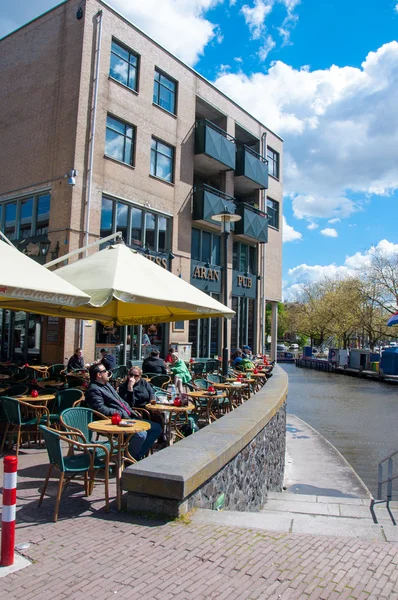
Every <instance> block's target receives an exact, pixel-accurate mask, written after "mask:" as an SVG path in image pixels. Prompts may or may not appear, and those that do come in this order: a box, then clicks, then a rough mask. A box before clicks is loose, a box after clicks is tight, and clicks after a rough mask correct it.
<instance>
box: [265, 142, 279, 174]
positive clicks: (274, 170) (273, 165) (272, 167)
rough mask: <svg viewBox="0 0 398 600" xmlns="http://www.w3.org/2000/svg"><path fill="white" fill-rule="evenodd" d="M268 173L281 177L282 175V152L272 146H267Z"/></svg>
mask: <svg viewBox="0 0 398 600" xmlns="http://www.w3.org/2000/svg"><path fill="white" fill-rule="evenodd" d="M267 160H268V175H271V176H272V177H275V179H279V175H280V154H279V152H277V151H276V150H274V149H273V148H271V147H270V146H267Z"/></svg>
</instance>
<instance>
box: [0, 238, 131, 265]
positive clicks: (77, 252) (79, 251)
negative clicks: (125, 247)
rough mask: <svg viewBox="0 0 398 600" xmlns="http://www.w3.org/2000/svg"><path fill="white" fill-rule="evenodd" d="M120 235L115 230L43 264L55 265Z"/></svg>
mask: <svg viewBox="0 0 398 600" xmlns="http://www.w3.org/2000/svg"><path fill="white" fill-rule="evenodd" d="M0 233H1V232H0ZM122 235H123V234H122V232H121V231H116V233H111V234H110V235H107V236H106V237H104V238H100V239H99V240H97V241H96V242H92V243H91V244H88V245H87V246H83V247H82V248H78V249H77V250H72V252H68V254H64V255H63V256H60V257H59V258H56V259H55V260H51V261H50V262H48V263H46V264H45V265H43V266H44V267H46V269H48V268H49V267H52V266H54V265H57V264H58V263H60V262H64V260H67V259H68V258H70V257H71V256H75V255H76V254H82V252H85V251H86V250H88V249H89V248H94V247H95V246H100V245H101V244H104V243H105V242H108V241H109V240H113V239H114V238H120V239H122Z"/></svg>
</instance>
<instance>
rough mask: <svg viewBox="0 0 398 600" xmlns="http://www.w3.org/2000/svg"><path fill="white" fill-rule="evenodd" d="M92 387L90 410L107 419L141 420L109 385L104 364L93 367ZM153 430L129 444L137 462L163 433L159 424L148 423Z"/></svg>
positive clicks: (132, 439) (141, 434) (88, 402)
mask: <svg viewBox="0 0 398 600" xmlns="http://www.w3.org/2000/svg"><path fill="white" fill-rule="evenodd" d="M89 373H90V385H89V387H88V389H87V392H86V402H87V404H88V406H89V407H90V408H92V409H93V410H96V411H98V412H100V413H101V414H103V415H105V416H106V417H112V415H114V414H119V415H120V416H121V417H122V419H131V418H134V419H140V418H141V417H140V416H138V415H137V413H134V411H133V410H132V408H131V407H130V406H129V405H128V404H127V402H125V401H124V400H122V398H121V397H120V396H119V394H118V393H117V392H116V390H114V389H113V387H112V386H111V385H110V383H109V376H108V371H107V369H106V368H105V367H104V365H103V364H102V363H99V364H96V365H92V366H91V367H90V369H89ZM146 422H147V423H149V424H150V426H151V428H150V429H149V430H148V431H139V432H137V433H135V434H134V435H133V436H132V438H131V440H130V442H129V452H130V454H131V455H132V456H133V458H135V459H136V460H140V459H141V458H143V457H144V456H145V455H146V453H147V452H148V451H149V449H150V448H151V447H152V445H153V444H154V443H155V442H156V440H157V439H158V437H159V436H160V435H161V433H162V428H161V426H160V425H158V424H157V423H153V422H152V421H146Z"/></svg>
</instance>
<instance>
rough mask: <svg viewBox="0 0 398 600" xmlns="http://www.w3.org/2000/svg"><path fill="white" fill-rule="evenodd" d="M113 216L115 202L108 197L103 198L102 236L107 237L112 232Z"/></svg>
mask: <svg viewBox="0 0 398 600" xmlns="http://www.w3.org/2000/svg"><path fill="white" fill-rule="evenodd" d="M112 216H113V202H112V200H109V199H108V198H102V211H101V230H100V236H101V237H107V236H108V235H110V234H111V233H112Z"/></svg>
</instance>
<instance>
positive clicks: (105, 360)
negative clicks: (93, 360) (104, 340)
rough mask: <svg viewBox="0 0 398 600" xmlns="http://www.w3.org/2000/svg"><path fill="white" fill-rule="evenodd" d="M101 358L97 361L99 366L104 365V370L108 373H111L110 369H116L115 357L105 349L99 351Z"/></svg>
mask: <svg viewBox="0 0 398 600" xmlns="http://www.w3.org/2000/svg"><path fill="white" fill-rule="evenodd" d="M100 353H101V356H102V358H100V360H99V364H102V365H104V367H105V369H107V370H108V371H112V369H115V368H116V357H115V356H113V354H109V353H108V352H107V351H106V350H105V348H102V350H100Z"/></svg>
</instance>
